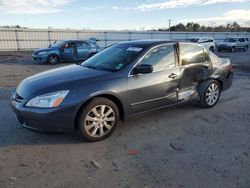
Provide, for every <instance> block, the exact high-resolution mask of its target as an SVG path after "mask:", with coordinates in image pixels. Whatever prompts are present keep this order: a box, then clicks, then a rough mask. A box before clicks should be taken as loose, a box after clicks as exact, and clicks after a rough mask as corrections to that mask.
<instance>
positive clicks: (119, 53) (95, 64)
mask: <svg viewBox="0 0 250 188" xmlns="http://www.w3.org/2000/svg"><path fill="white" fill-rule="evenodd" d="M142 50H143V48H141V47H135V46H129V45H122V44H120V45H114V46H111V47H109V48H106V49H104V50H103V51H101V52H99V53H98V54H96V55H94V56H93V57H91V58H89V59H88V60H86V61H84V62H83V63H82V64H81V66H83V67H88V68H92V69H99V70H106V71H111V72H116V71H119V70H121V69H123V68H124V67H126V66H127V65H129V64H130V63H131V62H132V61H134V60H135V59H136V58H137V57H138V56H139V55H140V53H141V52H142Z"/></svg>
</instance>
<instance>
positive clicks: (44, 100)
mask: <svg viewBox="0 0 250 188" xmlns="http://www.w3.org/2000/svg"><path fill="white" fill-rule="evenodd" d="M68 93H69V90H64V91H56V92H53V93H47V94H45V95H39V96H37V97H34V98H33V99H31V100H29V101H28V102H27V103H26V106H27V107H37V108H53V107H57V106H59V105H60V104H61V102H62V101H63V99H64V98H65V97H66V96H67V94H68Z"/></svg>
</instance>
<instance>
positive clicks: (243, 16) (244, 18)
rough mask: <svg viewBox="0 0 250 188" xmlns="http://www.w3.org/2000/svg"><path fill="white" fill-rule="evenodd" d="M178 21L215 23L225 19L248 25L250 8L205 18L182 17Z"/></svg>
mask: <svg viewBox="0 0 250 188" xmlns="http://www.w3.org/2000/svg"><path fill="white" fill-rule="evenodd" d="M179 21H180V22H211V23H216V25H218V24H221V23H225V21H228V22H233V21H237V22H238V23H240V24H242V25H248V24H247V23H250V10H249V9H237V10H229V11H227V12H226V13H224V14H222V15H221V16H214V17H205V18H193V19H191V18H190V19H182V20H179Z"/></svg>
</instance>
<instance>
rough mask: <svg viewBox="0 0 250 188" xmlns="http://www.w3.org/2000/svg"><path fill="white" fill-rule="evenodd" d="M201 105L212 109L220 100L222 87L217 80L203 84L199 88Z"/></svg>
mask: <svg viewBox="0 0 250 188" xmlns="http://www.w3.org/2000/svg"><path fill="white" fill-rule="evenodd" d="M198 93H199V96H200V101H199V104H200V106H201V107H203V108H212V107H213V106H215V105H216V104H217V102H218V101H219V99H220V94H221V86H220V84H219V82H217V81H216V80H208V81H205V82H202V83H201V84H200V85H199V87H198Z"/></svg>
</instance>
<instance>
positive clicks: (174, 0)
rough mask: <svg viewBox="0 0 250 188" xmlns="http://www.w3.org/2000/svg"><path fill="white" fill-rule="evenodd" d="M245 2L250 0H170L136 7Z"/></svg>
mask: <svg viewBox="0 0 250 188" xmlns="http://www.w3.org/2000/svg"><path fill="white" fill-rule="evenodd" d="M244 2H250V0H230V1H229V0H170V1H164V2H161V3H148V4H142V5H139V6H137V7H135V8H134V9H135V10H140V11H153V10H162V9H171V8H181V7H189V6H203V5H211V4H216V3H244Z"/></svg>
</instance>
